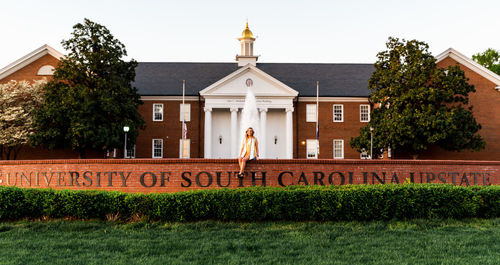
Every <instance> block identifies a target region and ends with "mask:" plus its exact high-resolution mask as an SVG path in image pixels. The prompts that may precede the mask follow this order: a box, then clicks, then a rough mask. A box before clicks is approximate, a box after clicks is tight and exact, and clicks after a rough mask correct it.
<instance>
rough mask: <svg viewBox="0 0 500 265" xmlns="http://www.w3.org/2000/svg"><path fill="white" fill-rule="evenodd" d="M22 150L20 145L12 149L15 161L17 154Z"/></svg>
mask: <svg viewBox="0 0 500 265" xmlns="http://www.w3.org/2000/svg"><path fill="white" fill-rule="evenodd" d="M22 148H23V146H22V145H19V146H16V147H14V160H17V155H18V154H19V152H20V151H21V149H22Z"/></svg>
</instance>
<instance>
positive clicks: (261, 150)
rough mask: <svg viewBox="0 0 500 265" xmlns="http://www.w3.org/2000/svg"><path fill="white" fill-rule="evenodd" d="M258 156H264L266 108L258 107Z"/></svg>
mask: <svg viewBox="0 0 500 265" xmlns="http://www.w3.org/2000/svg"><path fill="white" fill-rule="evenodd" d="M259 110H260V132H259V156H260V157H261V158H266V135H267V131H266V124H267V108H260V109H259Z"/></svg>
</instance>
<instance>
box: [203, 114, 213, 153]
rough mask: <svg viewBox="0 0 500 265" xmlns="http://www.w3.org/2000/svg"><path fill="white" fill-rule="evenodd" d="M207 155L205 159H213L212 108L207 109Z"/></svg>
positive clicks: (205, 138)
mask: <svg viewBox="0 0 500 265" xmlns="http://www.w3.org/2000/svg"><path fill="white" fill-rule="evenodd" d="M204 110H205V137H204V141H205V155H204V158H211V157H212V108H211V107H205V108H204Z"/></svg>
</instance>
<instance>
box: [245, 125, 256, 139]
mask: <svg viewBox="0 0 500 265" xmlns="http://www.w3.org/2000/svg"><path fill="white" fill-rule="evenodd" d="M248 130H252V135H251V136H253V134H254V133H255V131H254V130H253V128H252V127H248V129H247V130H246V131H245V137H248Z"/></svg>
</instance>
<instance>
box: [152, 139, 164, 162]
mask: <svg viewBox="0 0 500 265" xmlns="http://www.w3.org/2000/svg"><path fill="white" fill-rule="evenodd" d="M156 140H158V141H160V143H161V149H160V153H161V154H160V156H155V141H156ZM151 144H152V147H153V148H152V152H151V157H152V158H163V139H158V138H156V139H153V140H152V141H151Z"/></svg>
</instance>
